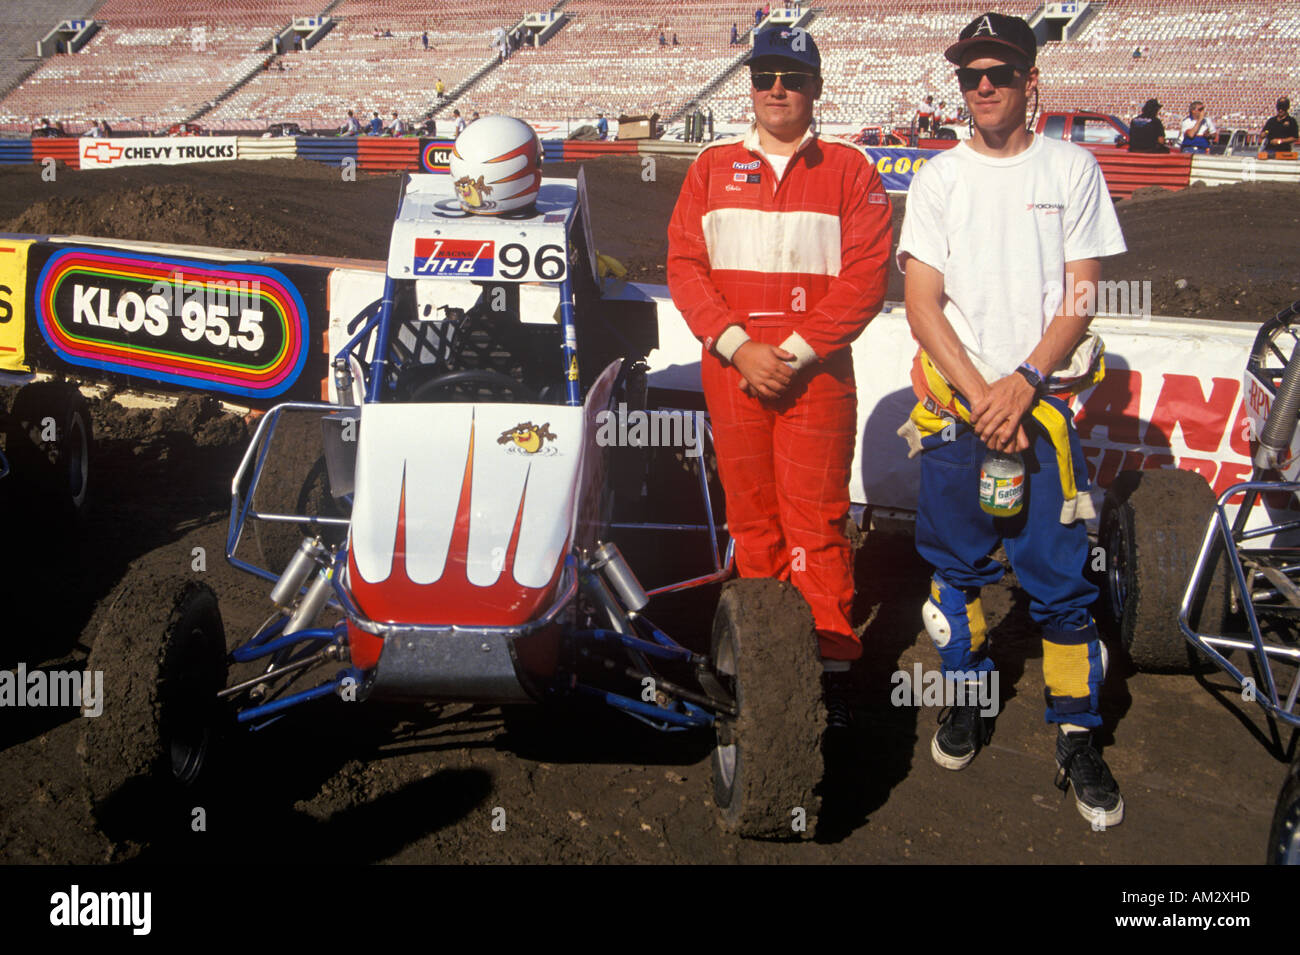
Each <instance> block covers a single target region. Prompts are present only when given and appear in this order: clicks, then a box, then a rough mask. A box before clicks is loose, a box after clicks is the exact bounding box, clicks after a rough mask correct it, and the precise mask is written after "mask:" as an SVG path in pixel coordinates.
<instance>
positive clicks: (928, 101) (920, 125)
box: [916, 96, 934, 133]
mask: <svg viewBox="0 0 1300 955" xmlns="http://www.w3.org/2000/svg"><path fill="white" fill-rule="evenodd" d="M933 118H934V97H933V96H927V97H926V98H925V99H923V100H921V102H920V103H918V104H917V105H916V131H917V132H919V133H928V132H929V131H930V121H931V120H932V119H933Z"/></svg>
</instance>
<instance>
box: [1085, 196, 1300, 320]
mask: <svg viewBox="0 0 1300 955" xmlns="http://www.w3.org/2000/svg"><path fill="white" fill-rule="evenodd" d="M1115 210H1116V212H1118V213H1119V221H1120V225H1121V226H1122V227H1123V229H1124V239H1125V241H1126V242H1127V243H1128V252H1127V253H1126V254H1125V255H1120V256H1115V257H1114V258H1111V259H1107V260H1106V262H1105V263H1104V265H1103V277H1104V278H1107V279H1117V280H1121V281H1126V282H1127V281H1134V280H1138V281H1143V282H1150V283H1151V285H1150V293H1151V294H1150V308H1151V311H1152V312H1153V313H1154V314H1156V315H1179V316H1185V317H1189V318H1214V319H1226V320H1229V321H1244V322H1262V321H1264V320H1265V319H1269V318H1272V317H1273V316H1274V315H1275V314H1277V312H1279V311H1280V310H1281V309H1283V308H1285V307H1286V306H1287V305H1289V304H1291V303H1292V302H1294V301H1295V300H1297V299H1300V257H1298V256H1297V255H1296V241H1297V238H1300V186H1297V185H1295V184H1292V183H1281V182H1241V183H1234V184H1232V185H1227V186H1213V187H1211V186H1203V185H1196V186H1192V187H1191V188H1189V189H1183V190H1181V191H1180V192H1169V191H1167V190H1164V189H1154V191H1153V190H1152V189H1139V190H1138V191H1137V192H1135V193H1134V194H1133V198H1132V199H1128V200H1125V201H1123V202H1119V203H1116V206H1115Z"/></svg>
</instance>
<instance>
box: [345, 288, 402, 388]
mask: <svg viewBox="0 0 1300 955" xmlns="http://www.w3.org/2000/svg"><path fill="white" fill-rule="evenodd" d="M395 289H396V284H395V280H394V279H393V278H392V276H390V275H388V274H387V273H386V272H385V274H384V297H383V298H381V299H380V300H379V313H378V315H377V318H378V321H379V331H378V333H377V335H376V337H375V349H374V355H373V357H372V359H371V363H370V380H369V381H367V382H366V403H367V404H373V403H374V402H377V401H378V400H379V396H380V390H381V389H382V388H383V385H384V370H385V369H386V368H387V367H388V333H389V330H390V329H391V327H392V323H393V295H394V294H395V291H394V290H395ZM370 325H371V323H367V327H366V329H365V330H368V329H369V327H370ZM360 334H361V333H358V336H357V337H360ZM356 340H357V339H356V338H354V339H353V341H356ZM351 344H352V342H348V345H349V346H350V345H351ZM344 351H347V349H346V348H345V349H344Z"/></svg>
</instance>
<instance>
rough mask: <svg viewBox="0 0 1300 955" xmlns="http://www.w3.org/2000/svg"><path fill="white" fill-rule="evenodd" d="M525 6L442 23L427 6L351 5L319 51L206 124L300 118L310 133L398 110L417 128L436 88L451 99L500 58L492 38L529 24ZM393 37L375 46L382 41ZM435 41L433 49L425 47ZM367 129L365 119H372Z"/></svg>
mask: <svg viewBox="0 0 1300 955" xmlns="http://www.w3.org/2000/svg"><path fill="white" fill-rule="evenodd" d="M521 9H522V7H521V6H520V4H519V3H517V2H513V3H500V2H487V3H476V4H474V5H473V8H472V11H470V12H461V11H458V12H457V13H455V14H454V15H443V14H440V13H438V12H436V10H435V8H433V7H431V6H430V5H429V4H427V3H412V2H405V0H403V2H395V3H394V2H386V0H345V2H343V3H340V4H339V5H338V6H336V7H334V8H333V9H332V10H331V11H330V14H329V15H330V16H331V17H333V18H334V19H335V20H336V21H338V25H337V26H336V27H335V28H334V29H333V30H331V31H330V33H328V34H327V35H326V36H325V38H324V39H323V40H322V41H321V42H320V43H319V44H318V45H317V46H316V47H315V48H314V49H312V50H309V51H306V52H298V53H289V54H285V55H284V56H281V57H278V58H277V60H278V61H279V62H280V63H282V64H283V66H284V70H283V72H281V71H280V70H279V69H278V65H277V64H272V66H271V68H270V69H268V70H267V71H265V72H264V73H262V74H260V75H259V76H257V77H256V78H255V79H254V80H252V81H251V82H250V83H248V84H247V85H246V86H245V87H243V88H242V89H240V90H238V91H237V92H236V93H234V94H233V95H232V96H231V97H230V98H229V99H227V100H225V101H223V102H222V103H221V104H220V106H218V107H217V108H216V109H215V110H213V111H212V112H211V113H210V114H208V115H207V116H206V117H205V120H206V121H207V122H208V124H209V125H210V126H214V127H217V128H221V127H231V128H248V127H250V126H259V125H264V124H266V123H267V122H272V121H275V120H282V119H293V120H297V121H298V122H300V123H303V124H304V125H305V126H308V127H317V128H327V127H330V126H340V125H341V124H342V122H343V119H344V116H345V114H346V112H347V110H349V109H355V110H357V111H358V116H363V117H368V116H369V114H370V112H371V111H377V112H379V113H380V115H381V116H382V117H383V118H384V120H385V122H387V121H388V120H389V118H390V116H391V114H392V112H393V111H394V110H396V111H397V112H398V113H399V114H400V115H401V116H402V117H403V118H404V119H406V120H407V121H408V122H411V121H418V120H419V119H420V118H421V117H422V116H423V115H424V113H425V112H426V111H428V110H429V109H430V108H431V107H432V106H434V105H435V102H436V95H435V93H434V83H435V81H436V80H437V78H438V77H442V80H443V82H444V83H445V84H446V87H447V90H448V91H449V92H450V91H451V90H454V89H455V88H456V87H457V86H458V85H459V84H460V83H461V82H462V81H463V80H464V79H466V78H467V77H469V76H471V75H472V74H473V73H474V72H475V71H477V70H478V69H480V68H481V67H483V66H484V65H486V64H488V63H490V62H491V61H492V60H493V59H495V57H496V54H495V53H494V52H493V50H492V46H491V44H492V36H493V33H494V31H495V30H496V29H498V28H501V29H506V30H508V29H511V28H513V27H514V26H515V25H516V24H517V23H518V22H519V21H520V19H521V15H520V14H521ZM376 30H377V31H379V32H380V33H381V34H382V33H385V32H388V33H391V34H392V36H391V37H385V36H381V37H375V35H374V34H375V32H376ZM426 32H427V33H428V35H429V49H428V50H425V49H424V45H423V43H422V42H421V35H422V34H423V33H426ZM363 122H364V118H363Z"/></svg>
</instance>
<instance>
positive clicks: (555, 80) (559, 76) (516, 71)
mask: <svg viewBox="0 0 1300 955" xmlns="http://www.w3.org/2000/svg"><path fill="white" fill-rule="evenodd" d="M563 12H564V14H565V15H566V16H568V17H570V18H571V22H570V23H569V24H568V25H567V26H566V27H565V28H564V29H563V30H561V31H559V32H558V33H557V34H556V35H555V36H554V37H553V38H552V39H551V40H550V41H549V42H548V43H546V44H545V45H544V46H542V47H541V48H540V49H536V50H531V49H528V50H522V51H520V53H519V54H518V55H517V56H515V57H513V58H511V60H509V61H508V62H507V63H505V64H504V65H503V66H502V67H501V68H499V69H497V70H494V71H492V72H491V73H489V74H488V75H487V76H486V77H484V79H483V80H481V81H480V82H479V83H477V84H476V85H475V87H474V89H473V90H472V91H471V92H470V94H469V97H468V100H467V101H468V102H470V103H472V104H473V107H474V108H475V109H483V110H486V111H490V112H513V113H515V114H517V115H521V116H533V117H538V118H545V119H552V120H562V119H565V118H568V117H578V118H590V117H593V116H595V114H596V112H597V111H604V112H605V113H606V114H609V115H617V114H618V113H620V112H623V113H652V112H658V113H660V114H662V115H664V116H668V115H669V114H671V113H672V112H673V111H674V110H676V109H678V108H679V107H681V106H682V105H684V104H685V103H686V101H687V100H689V99H690V98H691V97H692V96H693V95H694V94H696V93H697V92H698V91H699V90H700V89H702V88H703V87H704V86H705V85H706V84H708V83H709V81H710V80H712V79H713V78H714V77H716V76H717V75H718V74H720V73H721V72H722V71H724V70H725V69H726V68H727V67H728V66H729V65H730V64H731V62H732V61H734V60H735V59H736V57H737V56H738V55H739V54H740V53H742V52H744V49H745V48H744V47H740V46H732V45H731V42H730V40H731V24H732V23H735V24H736V25H737V28H738V30H739V31H742V32H743V31H746V30H748V29H749V28H751V27H752V26H753V24H754V7H753V6H748V8H746V5H744V4H738V3H735V2H730V3H719V2H711V0H702V2H694V3H690V4H681V3H669V2H664V0H653V2H647V3H635V4H630V3H620V2H614V0H570V2H569V3H567V4H565V6H564V8H563ZM661 34H662V35H663V37H664V39H665V41H666V42H667V45H665V46H661V45H660V43H659V37H660V35H661ZM674 35H676V37H677V40H678V45H677V46H673V45H672V38H673V36H674Z"/></svg>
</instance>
